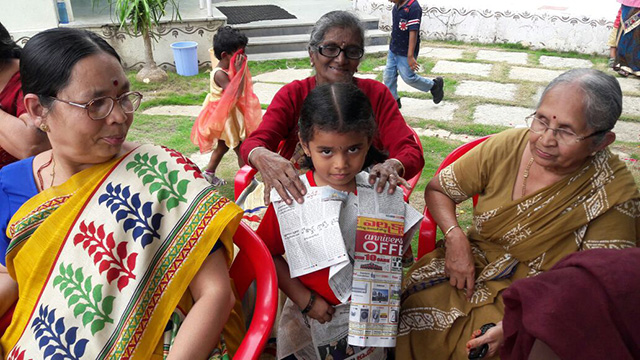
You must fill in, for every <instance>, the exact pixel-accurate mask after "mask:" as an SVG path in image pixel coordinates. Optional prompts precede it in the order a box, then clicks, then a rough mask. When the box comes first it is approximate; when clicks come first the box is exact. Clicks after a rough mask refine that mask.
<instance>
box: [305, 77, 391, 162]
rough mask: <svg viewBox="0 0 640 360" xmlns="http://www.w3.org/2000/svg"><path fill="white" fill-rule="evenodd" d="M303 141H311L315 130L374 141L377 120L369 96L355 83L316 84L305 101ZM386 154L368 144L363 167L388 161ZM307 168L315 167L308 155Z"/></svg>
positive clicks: (306, 159)
mask: <svg viewBox="0 0 640 360" xmlns="http://www.w3.org/2000/svg"><path fill="white" fill-rule="evenodd" d="M298 128H299V132H300V140H301V141H302V142H303V143H309V142H310V141H311V140H312V139H313V134H314V132H315V131H316V130H321V131H328V132H338V133H349V132H358V133H362V134H365V135H366V136H367V138H368V139H369V140H370V141H371V140H372V139H373V137H374V135H375V134H376V122H375V118H374V114H373V108H372V107H371V102H370V101H369V98H368V97H367V96H366V95H365V94H364V93H363V92H362V91H361V90H360V89H359V88H358V87H357V86H356V85H354V84H352V83H334V84H325V85H320V86H317V87H316V88H315V89H313V90H311V92H310V93H309V95H307V98H306V99H305V100H304V103H303V104H302V111H301V113H300V121H299V122H298ZM386 158H387V156H386V155H385V154H383V153H382V152H380V150H378V149H376V148H375V147H374V146H373V145H371V146H370V147H369V152H368V153H367V158H366V160H365V163H364V166H363V169H364V168H367V167H369V166H370V165H372V164H375V163H378V162H382V161H384V160H386ZM302 165H303V166H305V167H308V168H311V169H313V163H311V158H309V157H306V158H305V161H304V163H303V164H302Z"/></svg>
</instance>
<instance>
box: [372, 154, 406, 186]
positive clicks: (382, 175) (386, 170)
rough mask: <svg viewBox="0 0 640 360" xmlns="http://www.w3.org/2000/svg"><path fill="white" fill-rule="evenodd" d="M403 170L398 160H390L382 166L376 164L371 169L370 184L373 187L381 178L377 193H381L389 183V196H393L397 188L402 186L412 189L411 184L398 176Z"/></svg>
mask: <svg viewBox="0 0 640 360" xmlns="http://www.w3.org/2000/svg"><path fill="white" fill-rule="evenodd" d="M401 169H402V167H401V165H400V164H399V163H398V161H396V160H392V159H389V160H387V161H385V162H383V163H381V164H375V165H374V166H373V167H372V168H371V173H370V174H369V184H371V185H373V184H374V183H375V182H376V178H379V179H380V181H379V182H378V187H377V188H376V191H377V192H379V193H381V192H382V191H383V190H384V186H385V185H386V184H387V182H388V183H389V194H393V193H394V192H395V191H396V186H398V185H402V186H404V187H405V188H407V189H411V186H410V185H409V183H408V182H407V181H406V180H405V179H403V178H402V177H401V176H400V175H398V171H400V170H401Z"/></svg>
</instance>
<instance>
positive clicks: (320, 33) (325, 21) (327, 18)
mask: <svg viewBox="0 0 640 360" xmlns="http://www.w3.org/2000/svg"><path fill="white" fill-rule="evenodd" d="M336 27H337V28H343V29H350V30H353V31H354V32H357V33H358V34H359V35H360V47H362V48H363V49H364V25H363V24H362V21H360V19H359V18H358V16H356V15H355V14H352V13H350V12H348V11H343V10H336V11H330V12H328V13H326V14H324V15H322V17H320V19H318V21H317V22H316V24H315V25H314V26H313V29H311V38H310V39H309V50H310V51H312V52H316V51H318V45H320V43H322V41H323V40H324V35H325V34H326V33H327V31H329V29H332V28H336Z"/></svg>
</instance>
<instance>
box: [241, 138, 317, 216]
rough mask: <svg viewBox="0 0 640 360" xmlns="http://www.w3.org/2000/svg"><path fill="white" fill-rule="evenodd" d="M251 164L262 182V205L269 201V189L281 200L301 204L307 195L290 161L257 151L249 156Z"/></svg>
mask: <svg viewBox="0 0 640 360" xmlns="http://www.w3.org/2000/svg"><path fill="white" fill-rule="evenodd" d="M250 162H251V164H252V165H253V166H254V167H255V168H256V169H258V171H260V173H261V174H262V180H263V181H264V203H265V204H269V202H270V201H271V189H272V188H275V189H276V191H277V192H278V194H280V197H282V200H284V201H285V202H286V203H287V204H291V203H292V200H291V199H292V198H293V199H295V200H296V201H297V202H298V203H300V204H302V202H303V201H304V198H303V196H304V194H306V193H307V189H306V188H305V186H304V184H303V183H302V181H300V178H299V177H298V172H297V171H296V169H295V168H294V167H293V164H292V163H291V161H289V160H287V159H285V158H283V157H282V156H280V155H278V154H276V153H274V152H273V151H270V150H267V149H264V148H263V149H257V150H255V151H254V152H253V153H252V154H251V159H250Z"/></svg>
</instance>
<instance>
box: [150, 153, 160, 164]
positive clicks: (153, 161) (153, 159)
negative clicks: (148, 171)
mask: <svg viewBox="0 0 640 360" xmlns="http://www.w3.org/2000/svg"><path fill="white" fill-rule="evenodd" d="M149 163H150V164H151V165H153V166H156V165H158V155H153V156H152V157H151V159H149Z"/></svg>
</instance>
